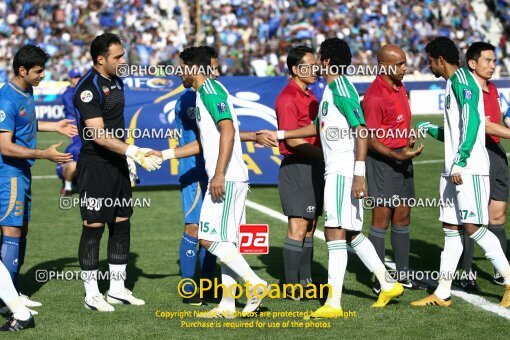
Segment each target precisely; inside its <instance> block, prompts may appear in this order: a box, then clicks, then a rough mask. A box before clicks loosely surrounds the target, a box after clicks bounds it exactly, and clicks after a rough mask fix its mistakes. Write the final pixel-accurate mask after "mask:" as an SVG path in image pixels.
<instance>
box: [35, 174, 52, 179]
mask: <svg viewBox="0 0 510 340" xmlns="http://www.w3.org/2000/svg"><path fill="white" fill-rule="evenodd" d="M53 178H58V176H57V175H44V176H32V179H53Z"/></svg>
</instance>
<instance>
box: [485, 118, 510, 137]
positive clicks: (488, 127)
mask: <svg viewBox="0 0 510 340" xmlns="http://www.w3.org/2000/svg"><path fill="white" fill-rule="evenodd" d="M485 133H487V134H489V135H492V136H496V137H500V138H507V139H510V129H509V128H507V127H504V126H503V125H500V124H496V123H493V122H490V121H486V122H485Z"/></svg>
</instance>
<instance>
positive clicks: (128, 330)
mask: <svg viewBox="0 0 510 340" xmlns="http://www.w3.org/2000/svg"><path fill="white" fill-rule="evenodd" d="M422 119H430V120H431V121H433V122H436V123H441V120H442V118H441V117H440V116H430V117H418V118H416V117H415V121H417V120H422ZM38 138H39V140H38V147H39V148H46V147H48V146H49V145H50V144H51V143H52V142H53V141H55V140H59V139H62V140H65V138H59V136H57V135H55V134H39V136H38ZM423 142H424V144H425V150H424V152H423V154H422V156H420V157H419V158H417V159H416V161H419V160H429V159H441V158H442V155H443V151H442V144H440V143H439V142H437V141H435V140H433V139H432V138H427V139H425V140H424V141H423ZM505 145H506V147H507V150H510V143H505ZM36 163H37V164H36V166H35V167H34V169H33V173H32V174H33V175H34V176H37V175H38V176H41V175H53V174H55V166H54V164H52V163H50V162H48V161H37V162H36ZM441 167H442V164H440V163H429V164H419V165H415V180H416V182H415V186H416V194H417V197H423V198H427V197H428V198H435V197H438V186H439V175H440V171H441ZM59 189H60V182H59V180H57V179H34V181H33V184H32V196H33V202H32V220H31V223H30V233H29V239H28V250H27V256H26V261H25V265H24V266H23V269H22V276H21V280H20V281H21V290H22V292H23V293H24V294H28V295H30V296H32V297H33V299H34V300H37V301H41V302H42V303H43V306H42V307H39V308H37V310H38V311H39V315H37V316H36V328H35V329H33V330H28V331H24V332H22V333H21V334H20V337H27V338H35V337H37V338H93V337H101V338H156V337H157V338H163V337H164V338H199V337H200V338H211V337H212V338H218V337H221V338H237V339H241V338H245V339H247V338H249V337H256V338H271V339H272V338H293V337H296V336H299V337H307V338H312V337H315V338H317V337H327V338H333V337H350V338H367V337H369V338H425V337H426V338H462V337H467V336H469V337H484V336H488V335H489V334H490V335H491V337H493V338H503V337H504V338H506V336H505V334H507V332H508V321H507V320H506V319H504V318H502V317H499V316H497V315H496V314H493V313H489V312H486V311H484V310H482V309H480V308H478V307H476V306H474V305H471V304H469V303H467V302H464V301H463V300H461V299H460V298H455V297H454V304H453V306H452V307H451V308H447V309H441V308H426V309H413V308H411V307H410V306H409V302H410V301H413V300H416V299H419V298H422V297H424V296H426V292H424V291H417V292H410V291H406V293H405V294H404V295H403V296H402V297H400V298H399V299H397V300H396V302H394V303H391V304H390V305H388V306H387V307H386V308H384V309H372V308H370V305H371V304H372V303H373V302H374V301H375V299H376V297H375V296H374V295H373V294H372V292H371V289H370V287H371V285H372V278H371V275H370V274H369V272H368V271H367V269H366V268H365V267H364V266H363V265H362V263H361V261H359V259H358V258H357V257H356V256H353V255H352V254H351V255H349V264H348V267H347V274H346V277H345V285H344V293H343V297H342V307H343V309H344V311H349V310H350V311H353V312H356V317H351V318H348V319H336V320H325V321H324V320H323V323H322V326H327V327H322V328H316V327H310V325H311V324H309V327H308V328H305V327H304V326H303V327H291V325H292V324H290V323H285V322H289V321H297V322H301V321H302V320H301V319H299V318H275V319H273V318H257V319H237V320H236V321H235V322H236V324H235V325H238V324H239V323H243V324H246V323H250V322H253V324H254V325H255V321H259V325H261V324H263V325H264V327H253V328H249V327H248V328H241V327H237V328H228V327H226V326H227V324H225V321H219V325H221V326H223V327H221V328H214V329H207V328H188V327H182V325H181V321H182V320H180V319H179V318H173V319H162V318H157V317H156V311H170V312H176V311H193V310H194V309H198V310H206V309H208V308H211V307H212V306H214V305H212V306H211V304H210V305H209V306H206V307H190V306H186V305H183V304H182V303H181V301H180V298H179V296H178V294H177V289H176V287H177V283H178V281H179V279H180V277H179V266H178V255H179V254H178V249H179V242H180V238H181V234H182V230H183V222H182V220H183V216H182V212H181V203H180V195H179V190H178V189H176V188H163V189H157V190H137V191H135V193H134V196H135V197H140V198H142V197H148V198H150V200H151V207H150V208H140V209H138V210H135V214H134V216H133V218H132V237H131V257H130V262H129V265H128V280H127V286H128V288H130V289H133V291H134V293H135V295H136V296H138V297H140V298H143V299H144V300H145V301H146V305H145V306H141V307H135V306H116V307H115V308H116V310H115V312H114V313H97V312H93V311H88V310H85V308H84V306H83V296H84V291H83V284H82V282H81V281H79V280H72V281H63V280H51V281H49V282H46V283H39V282H36V279H35V273H36V271H37V270H40V269H42V270H59V271H63V270H65V271H74V270H79V264H78V259H77V248H78V243H79V238H80V233H81V221H80V216H79V211H78V208H74V209H71V210H61V209H59ZM248 199H249V200H252V201H254V202H257V203H260V204H264V205H265V206H268V207H270V208H272V209H274V210H277V211H281V207H280V201H279V196H278V190H277V189H276V188H273V187H264V188H258V187H253V188H252V189H251V192H250V193H249V195H248ZM438 214H439V209H438V208H416V209H414V210H413V211H412V217H411V218H412V222H411V258H410V262H411V266H412V267H413V268H415V269H421V270H438V269H439V259H440V253H441V250H442V246H443V233H442V231H441V228H440V224H439V222H438ZM365 216H366V218H365V224H364V231H365V234H366V231H367V230H368V228H369V226H370V212H369V211H365ZM247 221H248V223H267V224H269V225H270V252H269V254H267V255H261V256H255V255H251V256H249V255H248V256H246V257H247V259H248V261H249V263H250V265H251V266H252V268H254V269H255V271H256V273H257V274H258V275H260V276H261V277H263V278H264V279H265V280H267V281H268V282H270V283H277V282H279V281H280V280H281V278H282V275H283V260H282V245H283V239H284V237H285V235H286V225H285V224H284V223H282V222H280V221H278V220H276V219H273V218H270V217H268V216H266V215H264V214H261V213H260V212H257V211H255V210H252V209H250V208H248V209H247ZM319 226H320V227H319V228H320V229H322V226H321V224H320V225H319ZM388 234H389V233H388ZM106 240H107V233H106V232H105V237H104V238H103V242H102V246H101V262H100V270H103V271H105V270H107V268H108V265H107V261H106V244H107V242H106ZM386 244H387V251H386V255H387V256H391V255H392V252H391V246H390V241H389V236H388V239H387V241H386ZM474 264H475V265H474V269H475V270H477V272H478V278H479V280H478V282H479V284H480V286H481V288H482V292H481V293H480V295H481V296H483V297H484V298H486V299H487V300H489V301H491V302H493V303H498V302H499V300H500V298H501V296H502V294H503V288H502V287H499V286H495V285H493V284H492V283H491V282H490V279H491V275H492V267H491V265H490V263H489V262H488V261H487V260H485V258H484V256H483V253H482V250H481V249H479V248H477V249H476V253H475V260H474ZM217 271H218V272H219V268H217ZM313 273H314V277H315V278H316V279H317V280H319V281H321V282H327V247H326V244H325V243H324V242H323V241H321V240H319V239H315V250H314V263H313ZM100 289H101V291H102V292H104V291H106V290H107V289H108V282H106V281H100ZM241 301H243V300H241ZM319 305H320V304H319V301H317V300H311V301H301V302H296V301H290V300H282V299H280V300H271V299H265V300H264V302H263V306H264V308H265V309H266V310H267V311H269V312H273V311H303V312H304V311H311V310H315V309H316V308H318V307H319ZM184 320H185V321H187V322H192V321H196V319H194V318H186V319H184ZM277 323H279V325H280V328H278V329H276V328H273V327H271V328H270V327H269V326H270V325H271V326H276V325H277ZM235 325H234V326H235ZM284 325H287V326H288V327H285V328H284V327H283V326H284ZM294 325H295V324H294ZM318 325H319V324H318V323H316V324H314V326H318ZM248 326H249V325H248Z"/></svg>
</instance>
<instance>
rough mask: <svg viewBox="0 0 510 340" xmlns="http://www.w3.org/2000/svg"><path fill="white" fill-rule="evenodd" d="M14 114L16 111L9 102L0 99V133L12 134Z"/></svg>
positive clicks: (14, 122)
mask: <svg viewBox="0 0 510 340" xmlns="http://www.w3.org/2000/svg"><path fill="white" fill-rule="evenodd" d="M16 113H17V112H16V109H15V107H14V105H13V104H12V103H11V102H10V101H8V100H5V99H0V131H10V132H14V130H15V124H16Z"/></svg>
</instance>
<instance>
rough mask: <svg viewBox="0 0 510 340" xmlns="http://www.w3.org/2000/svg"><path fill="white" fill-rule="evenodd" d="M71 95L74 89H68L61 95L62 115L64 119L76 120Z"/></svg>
mask: <svg viewBox="0 0 510 340" xmlns="http://www.w3.org/2000/svg"><path fill="white" fill-rule="evenodd" d="M73 93H74V89H73V88H71V87H68V88H67V89H66V90H65V91H64V93H63V94H62V104H63V105H64V114H65V116H66V119H75V118H76V112H75V110H74V104H73Z"/></svg>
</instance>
